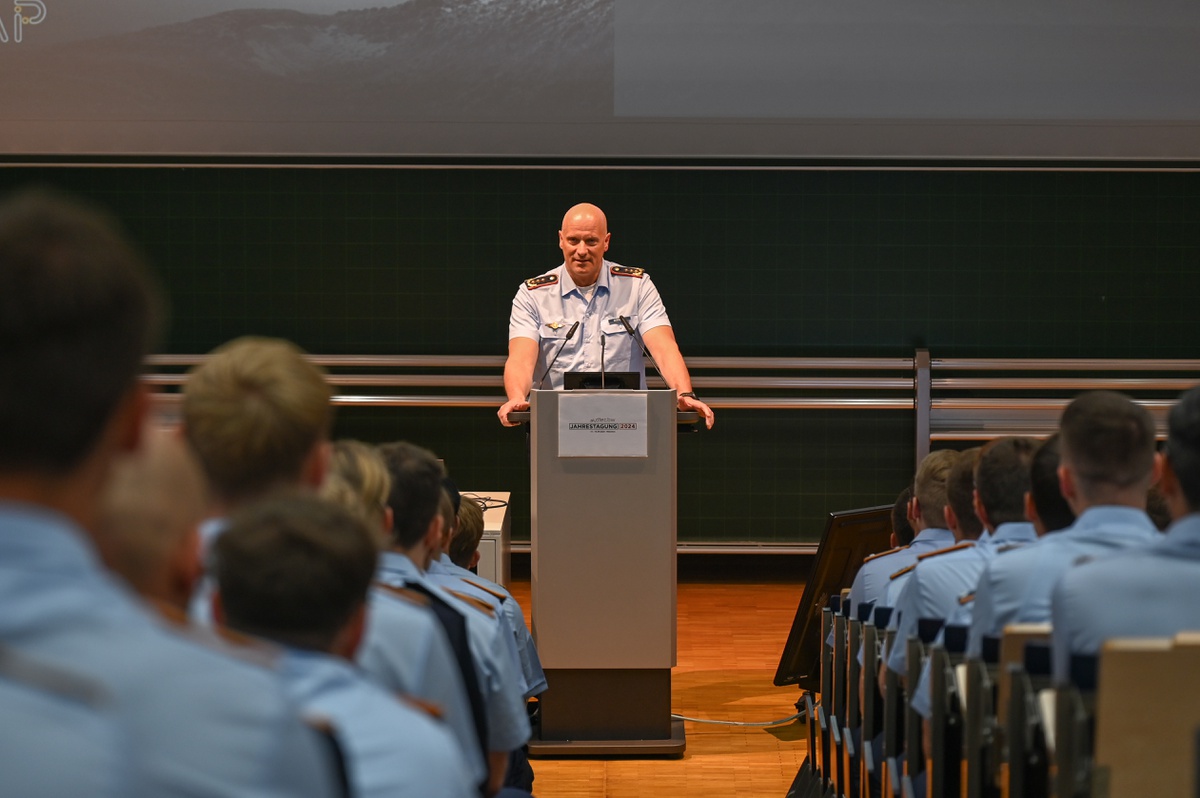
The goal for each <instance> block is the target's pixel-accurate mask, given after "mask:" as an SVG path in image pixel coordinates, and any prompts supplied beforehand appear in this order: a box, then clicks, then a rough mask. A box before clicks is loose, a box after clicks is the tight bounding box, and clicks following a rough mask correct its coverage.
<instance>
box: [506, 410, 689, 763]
mask: <svg viewBox="0 0 1200 798" xmlns="http://www.w3.org/2000/svg"><path fill="white" fill-rule="evenodd" d="M676 421H677V418H676V398H675V392H674V391H670V390H654V391H569V392H559V391H534V392H533V393H532V395H531V397H530V425H531V430H530V460H531V468H532V474H531V480H530V481H531V493H532V497H531V498H532V505H533V508H532V550H533V555H532V573H531V577H532V584H531V592H532V605H533V606H532V615H533V635H534V639H535V640H536V641H537V646H538V652H539V654H540V655H541V660H542V665H543V667H544V668H545V671H546V680H547V682H548V683H549V688H548V689H547V690H546V692H545V693H543V694H542V696H541V698H540V704H541V729H540V733H538V734H535V739H534V740H531V741H530V743H529V752H530V754H532V755H541V756H595V755H614V754H625V755H629V754H634V755H638V754H640V755H679V756H681V755H682V754H683V750H684V746H685V740H684V733H683V722H682V721H673V720H672V718H671V668H672V666H674V665H675V661H676V655H675V618H676V611H675V511H676V480H675V459H676ZM631 427H632V428H631ZM622 436H623V438H624V440H622ZM613 450H617V451H618V452H619V453H617V454H612V451H613ZM606 451H607V452H608V453H605V452H606ZM631 452H632V453H631Z"/></svg>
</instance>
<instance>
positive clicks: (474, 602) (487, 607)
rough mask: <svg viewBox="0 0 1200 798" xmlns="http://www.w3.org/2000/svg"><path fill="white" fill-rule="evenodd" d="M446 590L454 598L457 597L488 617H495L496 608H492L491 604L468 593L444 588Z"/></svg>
mask: <svg viewBox="0 0 1200 798" xmlns="http://www.w3.org/2000/svg"><path fill="white" fill-rule="evenodd" d="M446 592H447V593H449V594H450V595H451V596H454V597H455V598H456V599H459V600H460V601H463V602H465V603H467V604H470V605H471V606H472V607H474V608H475V609H477V610H479V611H480V612H482V613H483V614H485V615H487V616H488V617H489V618H495V617H496V610H495V609H493V608H492V605H491V604H488V603H487V602H486V601H484V600H483V599H481V598H476V597H475V596H472V595H471V594H470V593H460V592H459V591H457V590H450V589H449V588H447V589H446Z"/></svg>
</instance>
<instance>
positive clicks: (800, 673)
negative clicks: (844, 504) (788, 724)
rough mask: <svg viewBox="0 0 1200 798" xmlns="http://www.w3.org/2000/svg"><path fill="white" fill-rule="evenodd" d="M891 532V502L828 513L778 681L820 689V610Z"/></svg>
mask: <svg viewBox="0 0 1200 798" xmlns="http://www.w3.org/2000/svg"><path fill="white" fill-rule="evenodd" d="M891 536H892V505H890V504H881V505H879V506H878V507H863V508H860V509H858V510H842V511H840V512H836V513H830V514H829V521H828V522H826V524H825V534H824V535H822V536H821V545H820V546H818V547H817V561H816V562H815V563H813V569H812V573H811V574H810V575H809V578H808V581H807V582H806V583H805V585H804V593H803V595H801V597H800V606H799V607H798V608H797V609H796V618H795V620H793V621H792V631H791V633H790V634H788V639H787V645H785V646H784V648H783V656H782V657H780V658H779V667H778V668H777V669H776V671H775V685H776V686H778V687H783V686H784V685H788V684H794V685H798V686H799V687H800V689H802V690H817V689H818V685H819V682H820V677H821V646H822V645H823V642H822V640H821V610H822V609H823V608H824V607H825V605H826V603H827V602H828V601H829V597H830V596H836V595H838V594H840V593H841V591H842V590H843V588H847V587H850V585H851V584H852V583H853V582H854V577H855V575H856V574H858V569H859V567H860V566H861V565H862V563H863V559H865V558H866V557H867V556H868V555H871V554H874V553H876V552H879V551H886V550H887V548H888V546H889V545H890V541H891Z"/></svg>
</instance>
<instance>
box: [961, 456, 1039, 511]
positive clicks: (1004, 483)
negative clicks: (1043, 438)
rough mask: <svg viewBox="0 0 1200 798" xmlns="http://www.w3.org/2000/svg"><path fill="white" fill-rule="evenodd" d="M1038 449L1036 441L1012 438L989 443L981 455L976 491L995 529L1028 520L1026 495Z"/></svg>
mask: <svg viewBox="0 0 1200 798" xmlns="http://www.w3.org/2000/svg"><path fill="white" fill-rule="evenodd" d="M1037 448H1038V442H1037V440H1036V439H1034V438H1025V437H1018V436H1015V435H1009V436H1005V437H1003V438H997V439H996V440H994V441H989V442H988V443H987V444H985V445H984V447H983V450H982V451H981V452H980V455H979V463H978V464H977V465H976V466H975V489H976V490H977V491H978V492H979V503H980V504H981V505H982V506H983V510H984V512H985V513H986V514H987V518H988V521H989V522H990V523H991V525H992V526H993V527H998V526H1000V525H1001V524H1015V523H1020V522H1022V521H1024V520H1025V494H1026V493H1028V492H1029V490H1030V484H1029V470H1030V465H1031V463H1032V462H1033V453H1034V452H1035V451H1036V450H1037Z"/></svg>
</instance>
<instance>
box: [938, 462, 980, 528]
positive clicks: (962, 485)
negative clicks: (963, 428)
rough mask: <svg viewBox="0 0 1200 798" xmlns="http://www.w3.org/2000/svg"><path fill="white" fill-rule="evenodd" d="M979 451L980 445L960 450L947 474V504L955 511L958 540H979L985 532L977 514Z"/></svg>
mask: <svg viewBox="0 0 1200 798" xmlns="http://www.w3.org/2000/svg"><path fill="white" fill-rule="evenodd" d="M979 452H980V447H978V446H973V447H971V448H970V449H964V450H963V451H961V452H959V453H958V459H957V460H955V461H954V465H953V466H951V468H950V473H949V474H947V475H946V504H947V505H948V506H949V507H950V509H951V510H953V511H954V519H955V523H956V524H957V525H958V535H957V539H958V540H978V539H979V536H980V535H981V534H983V522H982V521H980V520H979V516H978V515H976V514H975V464H976V463H978V462H979ZM946 520H947V523H949V519H948V518H947V519H946Z"/></svg>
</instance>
